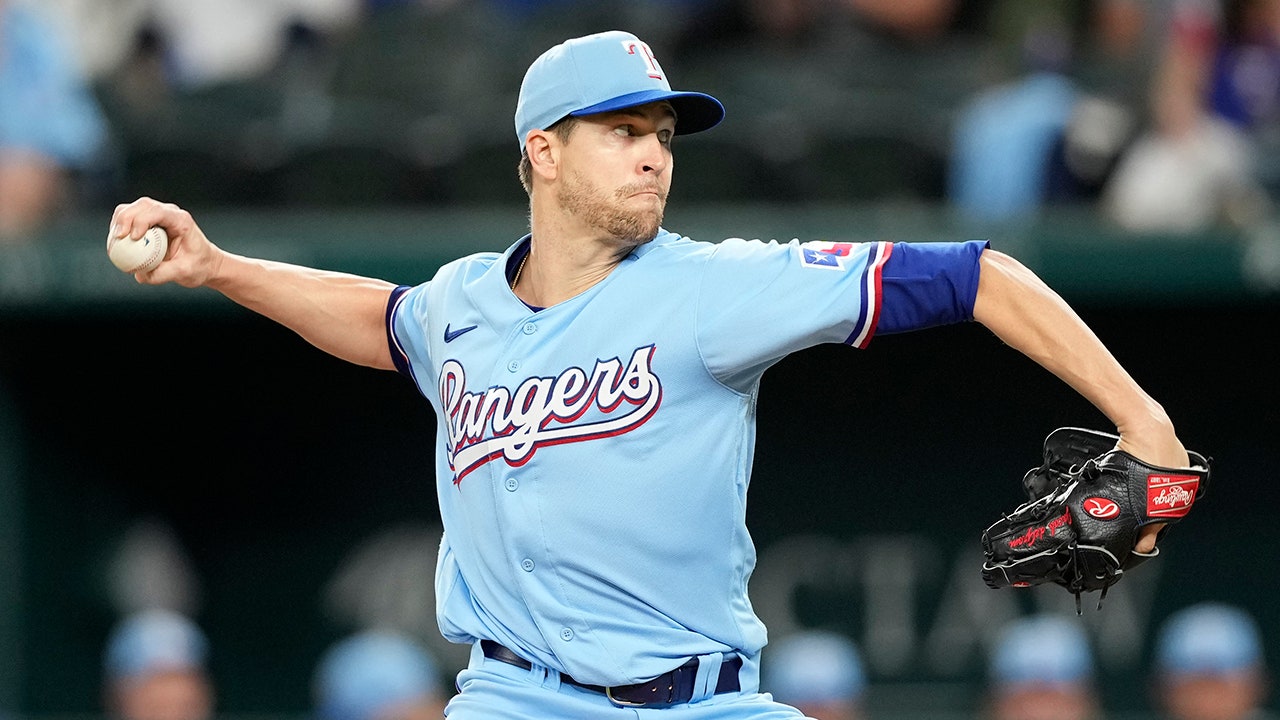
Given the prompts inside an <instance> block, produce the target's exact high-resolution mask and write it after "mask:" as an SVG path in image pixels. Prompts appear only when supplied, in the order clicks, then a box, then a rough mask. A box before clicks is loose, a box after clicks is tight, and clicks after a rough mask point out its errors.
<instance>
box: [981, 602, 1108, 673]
mask: <svg viewBox="0 0 1280 720" xmlns="http://www.w3.org/2000/svg"><path fill="white" fill-rule="evenodd" d="M989 670H990V681H991V683H992V684H993V685H995V686H997V687H1001V688H1008V687H1011V686H1019V685H1077V684H1081V683H1088V682H1091V681H1092V679H1093V652H1092V650H1091V649H1090V646H1089V638H1088V636H1087V635H1086V634H1085V632H1084V628H1083V627H1082V626H1081V624H1080V622H1079V621H1077V620H1072V619H1070V618H1068V617H1065V616H1062V615H1053V614H1043V615H1033V616H1030V617H1025V618H1020V619H1018V620H1014V621H1013V622H1011V623H1009V624H1008V625H1007V626H1005V627H1004V629H1003V630H1002V631H1001V633H1000V636H999V639H998V640H997V641H996V646H995V650H994V652H993V653H992V655H991V665H990V668H989Z"/></svg>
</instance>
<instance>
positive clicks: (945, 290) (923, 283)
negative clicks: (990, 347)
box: [876, 240, 990, 334]
mask: <svg viewBox="0 0 1280 720" xmlns="http://www.w3.org/2000/svg"><path fill="white" fill-rule="evenodd" d="M989 246H990V243H988V242H987V241H986V240H970V241H968V242H959V243H955V242H939V243H894V244H893V253H892V254H891V255H890V256H889V260H888V261H887V262H885V264H884V270H883V274H882V277H881V301H882V306H881V308H880V321H879V324H878V325H877V329H876V332H877V333H878V334H892V333H901V332H908V331H910V330H922V329H924V328H928V327H934V326H936V325H948V324H951V323H958V322H965V321H968V320H972V319H973V304H974V301H975V300H976V299H977V297H978V258H980V257H981V256H982V251H983V250H985V249H987V247H989Z"/></svg>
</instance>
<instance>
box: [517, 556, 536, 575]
mask: <svg viewBox="0 0 1280 720" xmlns="http://www.w3.org/2000/svg"><path fill="white" fill-rule="evenodd" d="M520 567H521V569H523V570H524V571H525V572H533V561H532V560H530V559H529V558H525V559H523V560H521V561H520Z"/></svg>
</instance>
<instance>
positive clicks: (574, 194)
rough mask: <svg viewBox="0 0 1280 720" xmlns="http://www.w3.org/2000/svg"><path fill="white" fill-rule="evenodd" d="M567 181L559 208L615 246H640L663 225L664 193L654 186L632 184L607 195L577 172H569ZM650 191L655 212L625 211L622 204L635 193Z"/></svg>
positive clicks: (665, 199)
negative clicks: (655, 197)
mask: <svg viewBox="0 0 1280 720" xmlns="http://www.w3.org/2000/svg"><path fill="white" fill-rule="evenodd" d="M568 180H569V182H566V183H563V184H562V185H561V186H560V189H559V192H558V198H557V199H558V200H559V201H560V207H561V208H563V209H564V210H565V211H566V212H568V213H570V214H571V215H574V216H576V217H579V218H581V219H582V220H583V221H585V222H586V223H588V224H589V225H590V226H591V227H594V228H598V229H599V230H601V231H603V232H604V233H606V234H608V236H609V237H610V238H612V239H613V240H614V241H616V242H617V243H618V244H620V245H623V246H626V247H635V246H637V245H643V244H645V243H647V242H649V241H650V240H652V239H654V238H655V237H657V235H658V228H660V227H661V226H662V216H663V211H664V210H665V209H666V205H667V194H666V192H665V191H664V190H663V189H662V188H661V187H659V186H657V185H656V184H648V183H632V184H628V185H624V186H622V187H620V188H618V189H617V190H616V191H614V192H613V193H612V196H610V194H608V193H606V192H605V191H604V190H602V189H600V188H597V187H593V186H592V185H591V184H590V183H589V182H587V180H586V179H585V178H584V177H582V175H581V174H580V173H577V172H571V173H570V174H569V178H568ZM647 189H652V190H654V191H656V192H657V193H658V197H659V200H660V202H659V204H658V207H657V209H656V210H639V211H636V210H627V209H625V208H624V207H623V206H622V204H623V202H625V201H626V200H627V199H628V198H630V197H631V196H633V195H635V194H636V193H637V192H641V191H643V190H647Z"/></svg>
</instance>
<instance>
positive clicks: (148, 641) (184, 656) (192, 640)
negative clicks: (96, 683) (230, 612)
mask: <svg viewBox="0 0 1280 720" xmlns="http://www.w3.org/2000/svg"><path fill="white" fill-rule="evenodd" d="M208 647H209V644H208V641H207V640H206V639H205V636H204V633H203V632H201V631H200V628H199V627H197V626H196V624H195V623H194V622H192V621H191V620H190V619H189V618H187V617H186V616H184V615H181V614H179V613H176V612H173V611H170V610H143V611H141V612H138V613H135V614H133V615H130V616H128V617H126V618H125V619H124V620H122V621H120V623H119V624H117V625H116V627H115V629H114V630H112V632H111V637H110V638H108V640H107V650H106V657H105V659H104V662H103V665H104V670H105V672H106V675H107V677H108V678H109V679H113V680H114V679H121V678H130V677H141V676H144V675H149V674H151V673H157V672H164V671H170V670H198V671H203V669H204V664H205V658H206V656H207V654H208Z"/></svg>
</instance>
